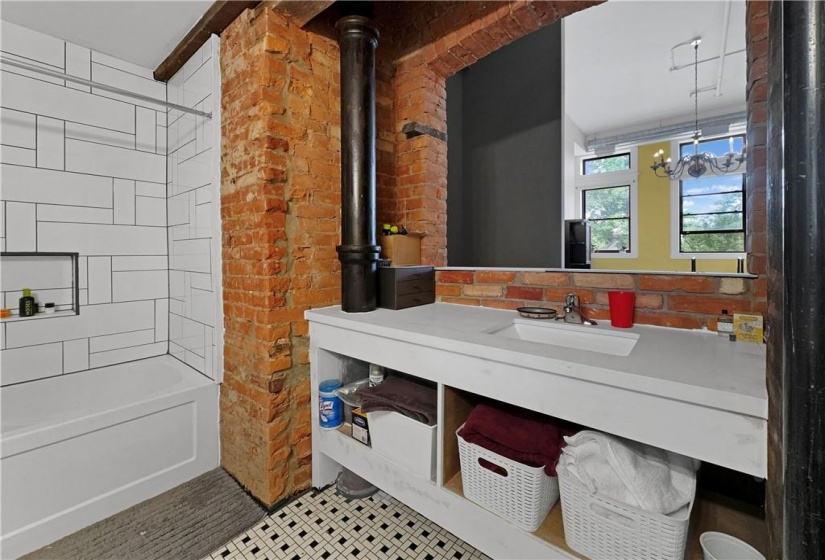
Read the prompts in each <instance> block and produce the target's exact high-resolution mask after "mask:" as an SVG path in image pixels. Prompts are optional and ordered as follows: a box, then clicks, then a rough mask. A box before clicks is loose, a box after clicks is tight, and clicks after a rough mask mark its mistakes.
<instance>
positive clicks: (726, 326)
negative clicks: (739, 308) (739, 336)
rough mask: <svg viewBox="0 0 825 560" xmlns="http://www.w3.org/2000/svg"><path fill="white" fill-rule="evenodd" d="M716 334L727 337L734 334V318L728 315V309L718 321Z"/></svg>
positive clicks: (724, 310)
mask: <svg viewBox="0 0 825 560" xmlns="http://www.w3.org/2000/svg"><path fill="white" fill-rule="evenodd" d="M716 334H718V335H719V336H725V337H730V335H732V334H733V316H732V315H730V314H728V310H727V309H723V310H722V314H721V315H719V317H718V318H717V319H716Z"/></svg>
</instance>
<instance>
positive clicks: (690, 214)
mask: <svg viewBox="0 0 825 560" xmlns="http://www.w3.org/2000/svg"><path fill="white" fill-rule="evenodd" d="M744 141H745V137H744V135H733V136H725V137H722V138H714V139H712V140H702V141H700V142H699V152H700V153H703V152H710V153H712V154H714V155H715V156H717V157H718V158H720V159H722V157H723V156H724V155H725V154H726V153H728V152H733V153H738V152H739V151H741V150H742V146H743V144H744ZM693 152H694V146H693V142H687V143H684V144H680V146H679V155H680V157H684V156H686V155H691V154H693ZM679 234H680V235H679V251H680V252H682V253H742V252H744V251H745V175H744V173H728V174H726V175H720V176H715V175H709V176H702V177H699V178H698V179H682V180H681V181H679Z"/></svg>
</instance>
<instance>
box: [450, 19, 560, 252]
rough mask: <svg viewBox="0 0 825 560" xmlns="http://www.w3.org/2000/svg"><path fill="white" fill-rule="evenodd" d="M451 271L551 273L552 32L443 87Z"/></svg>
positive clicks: (556, 74)
mask: <svg viewBox="0 0 825 560" xmlns="http://www.w3.org/2000/svg"><path fill="white" fill-rule="evenodd" d="M447 130H448V141H447V154H448V156H447V159H448V173H447V259H448V264H449V265H450V266H512V267H559V266H561V265H562V258H561V257H562V255H561V228H560V225H559V224H560V221H561V217H562V206H561V202H562V201H561V196H562V195H561V192H562V188H561V182H562V169H561V157H562V151H561V131H562V121H561V27H560V25H558V24H554V25H551V26H548V27H546V28H544V29H541V30H539V31H537V32H535V33H532V34H530V35H528V36H526V37H524V38H522V39H519V40H518V41H516V42H514V43H513V44H511V45H508V46H506V47H504V48H502V49H500V50H498V51H496V52H494V53H493V54H491V55H489V56H488V57H486V58H484V59H483V60H481V61H479V62H477V63H476V64H474V65H472V66H470V67H469V68H466V69H465V70H462V71H461V72H459V73H458V74H456V75H454V76H452V77H450V78H449V79H448V80H447Z"/></svg>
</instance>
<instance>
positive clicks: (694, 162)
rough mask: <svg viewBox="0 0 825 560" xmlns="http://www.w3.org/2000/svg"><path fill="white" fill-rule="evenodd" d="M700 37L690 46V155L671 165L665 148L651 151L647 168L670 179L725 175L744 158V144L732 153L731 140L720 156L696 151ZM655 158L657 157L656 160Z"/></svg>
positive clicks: (698, 132) (738, 165)
mask: <svg viewBox="0 0 825 560" xmlns="http://www.w3.org/2000/svg"><path fill="white" fill-rule="evenodd" d="M701 42H702V39H694V40H693V41H691V43H690V44H691V45H693V57H694V64H693V85H694V92H693V96H694V105H693V115H694V121H693V122H694V132H693V136H692V138H693V154H691V155H686V156H683V157H681V158H679V159H678V160H677V161H676V165H675V166H673V167H671V158H667V159H665V156H664V153H665V152H664V150H659V151H658V152H656V153H655V154H653V165H651V166H650V168H651V169H652V170H653V172H654V173H655V174H656V176H657V177H662V178H665V177H666V178H669V179H671V180H676V179H681V178H682V177H683V176H684V175H685V174H687V175H689V176H690V177H693V178H694V179H697V178H699V177H701V176H702V175H704V174H705V173H707V172H710V173H711V174H712V175H724V174H725V173H733V172H735V171H737V170H738V169H739V168H740V167H741V166H742V164H743V163H745V160H746V159H747V158H746V156H745V150H746V147H745V146H742V151H741V152H739V153H738V154H736V153H734V152H733V142H732V141H731V143H730V150H731V151H730V152H728V153H726V154H725V155H723V156H721V157H717V156H715V155H714V154H712V153H710V152H699V139H700V138H701V137H702V131H701V130H699V43H701ZM657 158H658V160H657Z"/></svg>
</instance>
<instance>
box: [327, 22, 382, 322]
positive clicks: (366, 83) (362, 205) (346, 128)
mask: <svg viewBox="0 0 825 560" xmlns="http://www.w3.org/2000/svg"><path fill="white" fill-rule="evenodd" d="M335 28H336V30H337V31H338V45H339V47H340V52H341V205H342V212H341V245H339V246H338V247H336V250H337V251H338V260H339V261H341V309H342V310H343V311H346V312H349V313H363V312H366V311H373V310H374V309H375V308H376V307H377V281H378V268H377V267H378V264H377V261H378V257H379V254H380V251H381V247H380V246H379V245H377V244H376V210H375V136H376V132H375V49H376V48H377V47H378V29H377V28H376V27H375V24H373V22H372V21H370V20H369V19H367V18H365V17H362V16H346V17H343V18H341V19H340V20H338V22H337V23H336V24H335Z"/></svg>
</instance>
